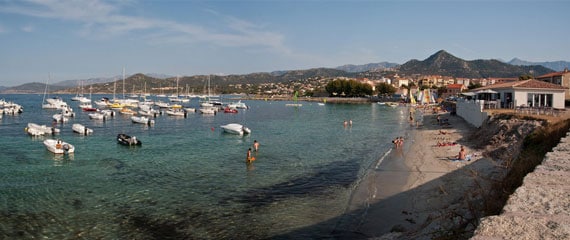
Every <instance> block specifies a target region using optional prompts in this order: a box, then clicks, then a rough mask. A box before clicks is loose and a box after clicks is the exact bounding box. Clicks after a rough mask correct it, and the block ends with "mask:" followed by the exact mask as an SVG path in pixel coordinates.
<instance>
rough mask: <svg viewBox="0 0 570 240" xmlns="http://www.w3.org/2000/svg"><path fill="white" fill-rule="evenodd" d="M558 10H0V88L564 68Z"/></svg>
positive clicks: (276, 0) (540, 4)
mask: <svg viewBox="0 0 570 240" xmlns="http://www.w3.org/2000/svg"><path fill="white" fill-rule="evenodd" d="M569 11H570V1H565V0H558V1H556V0H546V1H541V0H535V1H531V0H526V1H515V0H498V1H491V0H467V1H466V0H456V1H452V0H446V1H432V0H404V1H396V0H378V1H372V0H370V1H364V0H354V1H349V0H344V1H343V0H336V1H324V0H307V1H302V0H265V1H263V0H251V1H241V0H214V1H206V0H201V1H197V0H189V1H184V0H165V1H159V0H114V1H107V0H90V1H77V0H63V1H60V0H0V86H16V85H20V84H24V83H29V82H42V83H43V82H45V81H47V80H48V76H51V77H49V79H50V80H49V81H51V82H57V81H63V80H79V79H88V78H98V77H114V76H120V75H121V74H122V71H123V70H122V69H123V68H124V69H125V71H126V73H127V74H129V75H130V74H135V73H158V74H166V75H170V76H177V75H178V76H192V75H202V74H247V73H254V72H271V71H276V70H297V69H309V68H316V67H337V66H341V65H345V64H367V63H377V62H385V61H386V62H393V63H399V64H403V63H405V62H407V61H409V60H411V59H418V60H423V59H426V58H428V57H429V56H430V55H432V54H434V53H435V52H437V51H439V50H442V49H443V50H446V51H447V52H449V53H451V54H453V55H454V56H456V57H459V58H462V59H465V60H474V59H500V60H504V61H509V60H511V59H512V58H515V57H517V58H520V59H523V60H527V61H535V62H537V61H557V60H565V61H568V60H570V31H569V30H568V23H570V18H568V17H567V15H568V12H569Z"/></svg>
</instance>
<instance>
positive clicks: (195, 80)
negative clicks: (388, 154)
mask: <svg viewBox="0 0 570 240" xmlns="http://www.w3.org/2000/svg"><path fill="white" fill-rule="evenodd" d="M356 75H357V73H347V72H345V71H341V70H336V69H330V68H314V69H307V70H290V71H282V72H280V73H279V74H275V73H250V74H243V75H225V76H219V75H210V76H208V75H195V76H183V77H179V78H178V86H179V90H180V91H182V89H185V90H186V89H191V90H189V91H194V93H196V94H199V93H204V92H205V89H206V85H207V81H208V78H210V85H211V88H212V90H213V91H219V90H220V89H221V88H223V87H226V86H228V85H231V84H261V83H284V82H289V81H294V80H299V79H307V78H313V77H317V76H323V77H337V76H345V77H356ZM176 84H177V83H176V77H170V78H166V79H161V78H156V77H151V76H147V75H145V74H141V73H138V74H134V75H132V76H130V77H128V78H126V79H125V81H124V92H125V93H126V94H130V93H132V92H135V93H141V92H147V93H153V94H158V93H164V94H171V93H174V92H175V89H176ZM44 86H45V85H44ZM89 88H91V92H92V93H113V92H115V93H116V94H117V95H121V94H123V80H122V79H121V80H117V81H113V82H106V83H96V84H92V85H90V86H88V87H85V88H84V89H85V90H84V93H88V92H89ZM145 88H146V91H145ZM50 89H51V88H50ZM41 91H42V92H43V89H42V90H41ZM57 92H58V93H75V92H77V86H73V87H68V88H64V89H60V90H58V91H57Z"/></svg>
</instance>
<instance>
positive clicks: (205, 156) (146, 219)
mask: <svg viewBox="0 0 570 240" xmlns="http://www.w3.org/2000/svg"><path fill="white" fill-rule="evenodd" d="M102 96H105V95H94V96H93V97H92V98H93V99H94V100H97V99H99V98H101V97H102ZM61 97H62V98H63V99H64V100H65V101H66V102H67V103H68V104H69V105H70V106H72V107H73V109H74V110H75V113H76V116H75V117H74V118H71V119H70V121H69V122H68V123H64V124H58V126H57V127H59V128H61V134H59V135H56V136H55V137H51V136H45V137H31V136H29V135H28V134H26V133H25V132H24V128H25V127H26V125H27V124H28V123H30V122H33V123H37V124H46V125H51V121H52V118H51V116H52V115H53V114H55V113H57V111H55V110H47V109H42V108H41V105H42V99H43V95H0V98H3V99H5V100H8V101H14V102H16V103H18V104H21V105H23V106H24V112H23V113H22V114H19V115H15V116H10V115H5V116H4V117H3V118H2V119H1V120H0V136H1V137H0V146H1V147H0V238H16V237H21V238H49V239H69V238H86V239H154V238H159V239H165V238H166V239H168V238H170V239H245V238H249V239H261V238H298V237H311V238H314V237H324V238H326V237H328V236H330V234H331V233H332V231H333V230H334V227H335V225H336V223H337V221H338V219H340V218H341V217H342V216H343V215H345V214H347V213H346V212H345V209H346V208H347V204H348V202H349V200H350V196H351V192H352V191H353V190H354V189H355V187H356V186H357V184H358V182H359V181H360V180H361V179H362V177H363V176H364V174H365V173H366V170H367V169H369V168H370V167H371V166H373V165H375V164H377V162H378V161H379V158H380V157H381V156H384V155H385V153H386V152H388V151H390V149H391V148H392V143H391V140H392V139H394V138H395V137H397V136H404V135H405V134H406V131H407V129H409V128H410V126H409V124H408V123H407V117H408V112H407V109H406V108H404V107H398V108H392V107H387V106H381V105H378V104H326V105H324V106H321V105H318V104H317V103H313V102H302V104H303V105H302V106H301V107H291V106H286V103H288V102H281V101H247V100H246V101H243V102H245V103H246V104H247V105H248V106H249V109H240V110H239V112H238V113H237V114H229V113H223V112H219V113H218V114H216V115H202V114H200V113H190V114H189V115H188V116H187V117H186V118H185V117H173V116H167V115H160V116H158V117H157V118H156V119H155V122H156V123H155V125H154V126H146V125H142V124H134V123H132V122H131V120H130V116H124V115H121V114H119V113H117V115H116V116H115V117H114V118H111V119H108V120H106V121H100V120H91V119H89V117H88V115H87V114H88V113H87V112H82V111H81V110H80V109H79V108H78V107H77V105H78V103H77V102H72V101H71V100H70V99H71V97H72V95H62V96H61ZM106 97H109V96H106ZM227 101H231V100H227ZM186 105H188V106H191V107H196V108H197V107H198V100H196V99H194V100H192V101H191V102H190V103H187V104H186ZM350 120H351V121H352V123H353V124H352V126H350V125H348V126H346V127H345V126H344V125H343V122H344V121H350ZM73 123H81V124H83V125H85V126H87V127H89V128H92V129H93V130H94V134H92V135H89V136H81V135H79V134H76V133H74V132H73V131H72V130H71V125H72V124H73ZM227 123H240V124H244V125H246V126H247V127H249V128H250V129H251V130H252V133H251V134H250V135H245V136H237V135H231V134H227V133H223V132H222V130H221V128H220V125H224V124H227ZM118 133H126V134H128V135H131V136H136V137H137V138H138V139H139V140H141V141H142V142H143V144H142V146H140V147H127V146H122V145H119V144H117V141H116V136H117V134H118ZM48 138H58V139H62V140H64V141H66V142H69V143H71V144H73V145H74V146H75V153H74V154H72V155H69V156H68V155H65V156H58V155H54V154H52V153H51V152H49V151H47V150H46V149H45V147H44V146H43V144H42V142H43V140H44V139H48ZM254 140H257V141H259V142H260V149H259V152H254V153H253V156H254V157H255V158H256V160H255V161H254V162H253V163H251V164H246V163H245V157H246V152H247V150H248V148H250V147H252V144H253V141H254Z"/></svg>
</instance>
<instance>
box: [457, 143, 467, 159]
mask: <svg viewBox="0 0 570 240" xmlns="http://www.w3.org/2000/svg"><path fill="white" fill-rule="evenodd" d="M466 156H467V151H465V147H463V146H461V149H460V150H459V153H458V154H457V156H455V159H457V160H465V157H466Z"/></svg>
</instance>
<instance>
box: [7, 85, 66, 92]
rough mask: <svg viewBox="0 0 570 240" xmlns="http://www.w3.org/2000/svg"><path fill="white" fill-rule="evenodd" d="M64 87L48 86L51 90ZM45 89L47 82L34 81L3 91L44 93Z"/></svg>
mask: <svg viewBox="0 0 570 240" xmlns="http://www.w3.org/2000/svg"><path fill="white" fill-rule="evenodd" d="M63 88H64V87H61V86H55V85H49V86H48V89H49V91H50V92H52V91H58V90H61V89H63ZM45 90H46V84H45V83H38V82H33V83H26V84H22V85H19V86H16V87H10V88H5V89H3V90H2V93H5V94H20V93H44V92H45Z"/></svg>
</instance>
